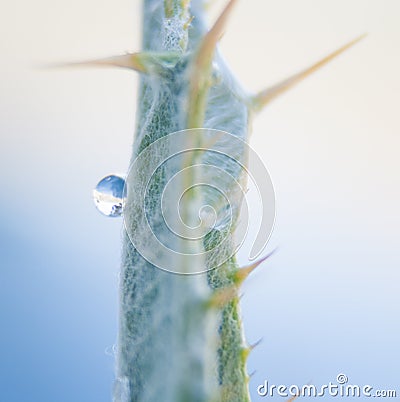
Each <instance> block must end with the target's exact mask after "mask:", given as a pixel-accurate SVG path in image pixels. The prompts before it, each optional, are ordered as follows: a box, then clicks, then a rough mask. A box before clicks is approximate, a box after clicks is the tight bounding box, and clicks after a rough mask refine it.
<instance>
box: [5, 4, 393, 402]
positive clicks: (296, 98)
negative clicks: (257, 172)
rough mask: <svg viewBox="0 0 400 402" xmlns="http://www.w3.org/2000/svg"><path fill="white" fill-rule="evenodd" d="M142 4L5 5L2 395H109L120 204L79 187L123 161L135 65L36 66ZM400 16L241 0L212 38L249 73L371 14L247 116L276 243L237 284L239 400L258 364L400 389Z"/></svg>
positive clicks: (110, 31)
mask: <svg viewBox="0 0 400 402" xmlns="http://www.w3.org/2000/svg"><path fill="white" fill-rule="evenodd" d="M223 3H224V2H221V1H220V2H217V4H216V5H215V6H213V7H212V8H211V10H210V13H211V15H214V16H215V15H216V13H217V12H218V9H220V8H221V6H223ZM139 6H140V4H139V2H138V1H128V0H123V1H120V2H118V3H112V2H102V1H94V0H85V1H84V2H79V1H77V0H71V1H69V2H60V1H56V2H54V1H53V2H50V1H49V0H39V1H36V2H27V1H17V2H13V3H10V2H9V3H7V4H3V5H2V7H1V8H2V10H1V13H0V19H1V21H0V34H1V38H2V40H1V45H0V46H1V49H0V59H1V60H0V61H1V63H0V70H1V75H0V77H1V79H0V85H1V88H0V125H1V126H0V130H1V131H0V132H1V136H0V167H1V172H2V179H1V195H2V196H1V198H0V261H1V269H0V320H1V331H0V345H1V348H2V352H1V359H0V401H2V402H3V401H4V402H47V401H49V402H71V401H74V402H88V401H93V402H94V401H96V402H103V401H104V402H106V401H110V400H111V389H112V381H113V366H114V361H113V357H112V356H111V355H110V354H111V353H110V348H111V347H112V345H113V344H114V342H115V339H116V332H117V309H118V307H117V300H118V294H117V282H118V269H119V255H120V233H121V223H122V222H121V220H117V219H106V218H102V217H101V216H100V215H99V214H98V212H97V211H96V210H95V209H94V206H93V203H92V199H91V190H92V188H93V186H94V185H95V183H96V182H97V181H98V179H100V178H101V177H103V176H104V175H105V174H108V173H112V172H124V171H126V169H127V167H128V166H127V164H128V161H129V157H130V147H131V143H132V132H133V129H134V124H135V121H134V111H135V103H136V101H135V99H136V98H135V93H136V88H137V77H136V76H135V75H134V74H131V73H129V72H126V71H112V70H101V69H97V70H90V69H87V70H85V69H82V70H53V71H49V70H45V69H41V68H40V66H41V65H42V64H46V63H48V62H61V61H70V60H71V61H74V60H80V59H90V58H96V57H102V56H107V55H112V54H118V53H123V52H124V51H127V50H129V51H134V50H137V49H138V48H139V35H140V26H139V25H140V24H139V9H140V7H139ZM399 17H400V4H399V2H398V1H396V0H386V1H383V2H382V1H378V0H369V1H361V0H350V1H344V0H336V1H332V0H324V1H321V0H318V1H317V0H314V1H312V0H304V1H301V2H299V1H294V0H291V1H289V0H284V1H280V2H277V1H269V0H268V1H263V2H261V1H259V0H246V1H242V2H241V3H240V4H239V6H238V9H237V10H236V13H235V15H234V16H233V18H232V21H231V24H230V29H229V30H228V32H227V34H226V35H225V37H224V40H223V42H222V45H221V48H222V51H223V53H224V55H225V56H226V58H227V60H228V61H229V62H230V64H231V65H232V66H233V68H234V70H235V71H236V73H237V75H238V77H239V78H240V80H241V81H242V82H244V84H245V85H246V86H247V87H248V88H249V89H251V90H256V89H259V88H261V87H263V86H265V85H267V84H271V83H274V82H275V81H277V80H279V79H281V78H284V77H285V76H286V75H288V74H290V73H292V72H294V71H297V70H298V69H300V68H302V67H304V66H306V65H308V64H310V63H311V62H313V61H315V60H316V59H318V58H319V57H322V56H323V55H325V54H326V53H327V52H328V51H330V50H332V49H334V48H335V47H337V46H339V45H341V44H342V43H344V42H345V41H347V40H349V39H351V38H353V37H354V36H357V35H358V34H360V33H362V32H365V31H368V32H369V33H370V36H369V37H368V38H367V39H366V40H365V41H364V42H363V43H361V44H359V45H358V46H357V47H356V48H354V49H353V50H351V51H350V52H348V53H347V54H345V55H343V56H341V57H340V58H339V59H338V60H337V61H335V62H334V63H333V64H332V65H330V66H329V67H327V68H325V69H324V70H323V71H321V72H319V73H317V74H316V75H315V76H314V77H312V78H310V79H309V80H308V81H307V82H304V83H303V84H301V86H299V87H298V88H297V89H296V90H294V91H293V92H292V93H290V94H288V95H285V96H284V97H282V98H281V99H279V100H278V101H276V102H275V103H273V104H272V105H271V106H270V107H269V109H268V110H266V111H265V112H264V113H263V114H262V115H260V116H259V117H258V118H257V120H256V121H255V122H254V125H253V132H254V135H253V137H252V140H251V144H252V145H253V146H254V148H255V149H256V150H257V152H258V153H259V154H260V156H261V157H262V159H263V160H264V161H265V163H266V165H267V167H268V169H269V171H270V173H271V176H272V179H273V181H274V184H275V190H276V195H277V206H278V210H277V221H276V227H275V231H274V233H273V236H272V239H271V242H270V245H269V248H272V247H274V246H275V245H279V246H280V250H279V252H278V253H277V254H275V255H274V257H273V258H272V259H271V260H269V262H267V263H265V264H264V268H262V269H260V270H259V271H258V272H257V273H255V274H254V275H253V276H252V277H251V278H250V279H249V280H248V282H247V283H246V284H245V286H244V289H243V293H244V296H243V298H242V306H243V318H244V325H245V329H246V333H247V337H248V340H249V342H250V343H253V342H255V341H257V340H258V339H259V338H263V343H261V345H260V346H258V348H256V349H255V351H254V352H253V353H252V355H251V356H250V359H249V372H252V371H254V370H257V371H256V373H255V374H254V375H253V377H252V380H251V382H250V389H251V392H252V395H253V399H254V401H257V400H260V401H261V400H268V399H269V398H260V397H258V396H257V394H256V388H257V385H258V384H260V383H262V382H263V381H264V380H265V379H268V380H269V381H270V383H275V384H287V385H290V384H299V385H301V384H304V383H307V382H309V381H311V382H312V383H313V384H316V385H322V384H325V383H327V382H329V381H334V380H335V378H336V375H337V374H338V373H340V372H343V373H345V374H347V376H348V377H349V379H350V382H351V383H354V384H360V385H363V384H371V385H373V386H374V387H375V388H381V389H384V388H390V389H397V391H398V395H400V384H399V377H398V373H399V372H400V370H399V369H400V348H399V334H400V324H399V319H398V317H399V310H400V296H399V293H400V292H399V279H400V274H399V268H400V257H399V252H398V250H399V238H400V236H399V232H400V214H399V205H400V203H399V201H400V190H399V184H400V174H399V171H400V170H399V167H400V166H399V165H400V163H399V145H400V139H399V138H400V123H399V119H398V104H399V95H400V80H399V76H398V71H400V57H399V52H398V49H399V45H400V27H399V24H398V21H399ZM253 212H254V213H255V214H257V213H258V211H253ZM240 259H241V261H243V262H245V259H246V250H241V253H240ZM160 381H162V379H160ZM326 399H328V398H326ZM161 400H162V396H160V401H161ZM276 400H282V398H276Z"/></svg>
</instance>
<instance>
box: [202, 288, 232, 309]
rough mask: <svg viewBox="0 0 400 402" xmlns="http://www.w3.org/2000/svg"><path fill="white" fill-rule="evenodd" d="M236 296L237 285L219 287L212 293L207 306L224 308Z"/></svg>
mask: <svg viewBox="0 0 400 402" xmlns="http://www.w3.org/2000/svg"><path fill="white" fill-rule="evenodd" d="M235 297H237V289H236V286H229V287H226V288H223V289H218V290H216V291H215V292H214V293H213V294H212V295H211V297H210V299H209V300H208V301H207V303H206V306H207V307H212V308H217V309H222V308H223V307H225V306H226V305H227V304H228V303H229V302H231V301H232V300H233V299H234V298H235Z"/></svg>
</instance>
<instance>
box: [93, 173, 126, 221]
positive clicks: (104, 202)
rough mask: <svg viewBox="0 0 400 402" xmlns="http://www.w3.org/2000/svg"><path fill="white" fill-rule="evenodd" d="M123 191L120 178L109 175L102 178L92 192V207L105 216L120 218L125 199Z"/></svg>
mask: <svg viewBox="0 0 400 402" xmlns="http://www.w3.org/2000/svg"><path fill="white" fill-rule="evenodd" d="M124 189H125V179H124V178H123V177H122V176H119V175H115V174H110V175H108V176H106V177H104V178H102V179H101V180H100V181H99V182H98V184H97V186H96V187H95V189H94V190H93V199H94V205H96V208H97V209H98V210H99V211H100V212H101V213H102V214H103V215H105V216H109V217H112V218H115V217H118V216H121V215H122V209H123V205H124V201H125V197H126V195H125V192H124Z"/></svg>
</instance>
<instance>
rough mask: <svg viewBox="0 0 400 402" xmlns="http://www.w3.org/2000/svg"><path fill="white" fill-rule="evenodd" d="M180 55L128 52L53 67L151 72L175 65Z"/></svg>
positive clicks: (172, 53)
mask: <svg viewBox="0 0 400 402" xmlns="http://www.w3.org/2000/svg"><path fill="white" fill-rule="evenodd" d="M178 57H179V56H178V54H177V53H174V52H166V53H150V52H143V53H127V54H123V55H119V56H112V57H106V58H104V59H98V60H88V61H83V62H76V63H65V64H58V65H54V66H53V67H59V68H60V67H121V68H127V69H129V70H135V71H137V72H139V73H145V74H151V73H161V72H162V71H163V70H164V69H165V68H169V67H173V66H174V65H175V64H176V63H177V61H178Z"/></svg>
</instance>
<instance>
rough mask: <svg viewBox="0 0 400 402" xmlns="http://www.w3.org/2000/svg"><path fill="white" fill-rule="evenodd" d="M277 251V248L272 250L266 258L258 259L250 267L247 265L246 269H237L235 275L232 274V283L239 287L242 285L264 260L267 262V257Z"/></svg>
mask: <svg viewBox="0 0 400 402" xmlns="http://www.w3.org/2000/svg"><path fill="white" fill-rule="evenodd" d="M277 250H278V248H275V249H274V250H272V251H271V252H270V253H269V254H267V255H266V256H264V257H262V258H260V259H259V260H257V261H255V262H253V263H252V264H250V265H247V266H246V267H243V268H240V269H238V270H237V271H236V272H235V274H234V282H235V283H236V284H237V285H241V284H242V283H243V281H244V280H245V279H246V278H247V277H248V276H249V275H250V274H251V273H252V272H253V271H254V270H255V269H256V268H257V267H258V266H259V265H260V264H261V263H263V262H264V261H265V260H267V259H268V258H269V257H271V256H272V255H273V254H274V253H275V252H276V251H277Z"/></svg>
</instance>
